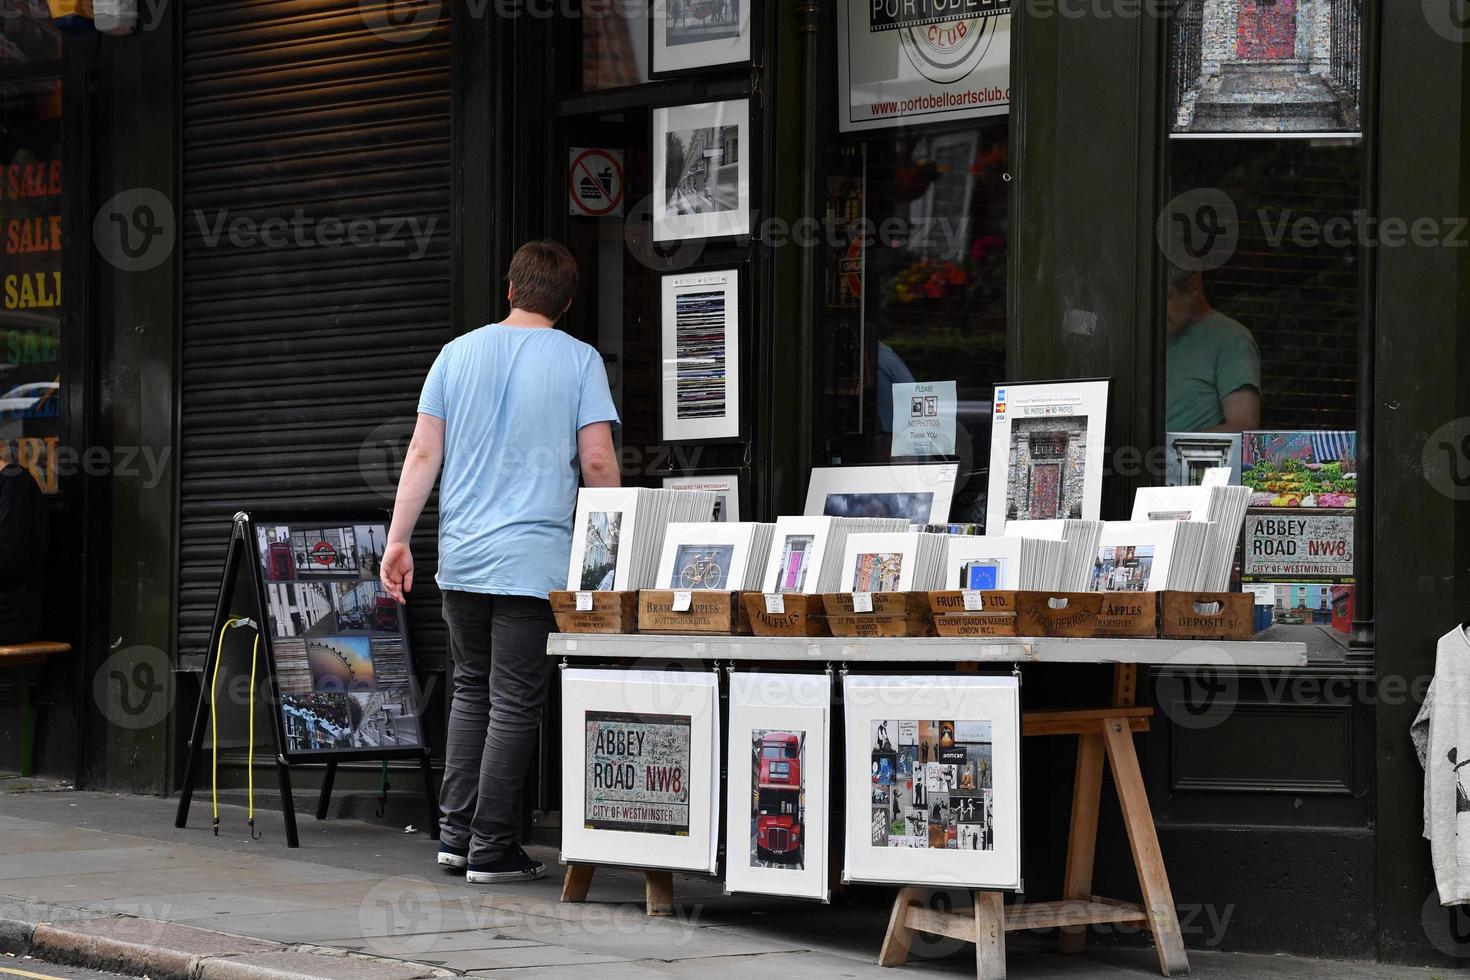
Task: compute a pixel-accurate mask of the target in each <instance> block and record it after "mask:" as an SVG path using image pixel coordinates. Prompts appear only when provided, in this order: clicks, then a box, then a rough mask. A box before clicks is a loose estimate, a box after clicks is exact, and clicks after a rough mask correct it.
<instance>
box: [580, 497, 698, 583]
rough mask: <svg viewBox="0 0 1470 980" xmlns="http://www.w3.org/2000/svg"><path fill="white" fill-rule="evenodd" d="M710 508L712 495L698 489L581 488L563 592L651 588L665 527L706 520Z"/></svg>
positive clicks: (660, 553)
mask: <svg viewBox="0 0 1470 980" xmlns="http://www.w3.org/2000/svg"><path fill="white" fill-rule="evenodd" d="M714 506H715V495H714V494H713V493H710V492H708V491H702V490H645V489H639V488H626V489H625V488H620V487H587V488H584V489H583V490H582V491H581V492H580V493H578V494H577V516H576V523H575V524H573V525H572V557H571V563H570V566H569V567H568V569H567V588H568V589H570V590H573V591H596V592H607V591H616V592H625V591H634V590H637V589H652V588H655V587H656V586H655V584H654V582H655V575H656V573H657V572H658V563H659V559H660V558H661V557H662V555H663V549H664V535H665V533H666V531H667V530H668V526H669V524H670V523H671V522H681V523H687V522H691V521H705V520H708V519H709V515H710V514H711V513H713V511H714Z"/></svg>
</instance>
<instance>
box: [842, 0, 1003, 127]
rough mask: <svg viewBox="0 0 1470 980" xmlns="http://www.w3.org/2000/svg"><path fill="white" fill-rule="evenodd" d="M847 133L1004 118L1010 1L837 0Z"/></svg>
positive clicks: (843, 112)
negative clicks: (931, 123) (912, 125)
mask: <svg viewBox="0 0 1470 980" xmlns="http://www.w3.org/2000/svg"><path fill="white" fill-rule="evenodd" d="M837 8H838V14H839V16H838V20H839V25H838V26H839V30H840V34H839V41H840V43H839V48H840V51H839V59H838V60H839V64H838V68H839V70H840V71H841V73H842V80H841V83H840V84H839V85H838V93H839V96H838V97H839V100H840V102H841V104H840V105H839V106H838V111H839V112H840V113H841V116H840V119H841V127H842V130H843V131H844V132H850V131H852V130H860V129H881V128H883V127H886V126H899V125H902V124H905V123H908V124H914V125H916V124H919V123H930V122H943V121H951V120H955V119H968V118H974V117H977V116H995V115H1002V114H1004V113H1006V112H1007V111H1009V109H1010V102H1011V0H845V2H839V3H838V5H837Z"/></svg>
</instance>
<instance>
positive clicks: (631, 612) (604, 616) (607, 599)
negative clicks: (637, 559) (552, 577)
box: [551, 592, 638, 633]
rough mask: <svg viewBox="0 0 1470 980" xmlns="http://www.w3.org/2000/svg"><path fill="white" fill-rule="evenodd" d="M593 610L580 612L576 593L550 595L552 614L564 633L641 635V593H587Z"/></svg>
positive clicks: (557, 625) (558, 627)
mask: <svg viewBox="0 0 1470 980" xmlns="http://www.w3.org/2000/svg"><path fill="white" fill-rule="evenodd" d="M582 594H583V595H586V596H589V597H590V598H591V601H592V608H591V609H588V610H583V611H581V612H578V611H577V595H578V594H577V593H576V592H553V593H551V613H552V615H553V616H555V617H556V628H557V629H558V630H560V631H561V632H563V633H636V632H638V593H636V592H585V593H582Z"/></svg>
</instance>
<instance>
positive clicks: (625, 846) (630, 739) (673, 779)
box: [561, 668, 720, 872]
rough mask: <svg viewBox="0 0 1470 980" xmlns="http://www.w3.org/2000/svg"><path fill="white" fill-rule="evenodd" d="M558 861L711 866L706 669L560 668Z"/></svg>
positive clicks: (713, 828) (713, 772) (714, 824)
mask: <svg viewBox="0 0 1470 980" xmlns="http://www.w3.org/2000/svg"><path fill="white" fill-rule="evenodd" d="M561 677H562V680H561V685H562V746H563V754H564V760H563V761H564V765H563V767H562V836H561V853H562V860H563V861H568V862H571V861H578V862H584V863H588V864H621V865H627V866H629V867H635V868H668V869H671V870H677V871H702V872H710V871H713V870H714V869H715V859H716V850H717V849H718V847H719V836H720V835H719V820H720V813H719V810H720V805H719V804H720V715H719V708H718V704H717V698H716V691H717V687H716V678H715V675H714V673H713V672H710V671H705V672H670V671H650V670H585V669H581V668H568V669H566V670H563V671H562V672H561Z"/></svg>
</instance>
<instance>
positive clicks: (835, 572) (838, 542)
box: [762, 517, 909, 595]
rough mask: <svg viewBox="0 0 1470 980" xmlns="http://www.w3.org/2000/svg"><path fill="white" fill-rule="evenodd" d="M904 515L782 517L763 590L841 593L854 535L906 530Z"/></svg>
mask: <svg viewBox="0 0 1470 980" xmlns="http://www.w3.org/2000/svg"><path fill="white" fill-rule="evenodd" d="M908 527H909V523H908V521H907V520H905V519H904V518H901V517H897V518H894V517H780V518H777V519H776V524H775V529H776V533H775V538H774V541H773V543H772V546H771V553H770V556H769V558H768V559H767V561H766V566H765V575H764V577H763V580H762V590H763V591H765V592H772V593H774V592H788V593H789V592H803V593H806V594H807V595H819V594H822V593H827V592H841V591H843V588H844V583H843V582H842V559H843V558H844V557H845V556H846V554H847V538H848V536H849V535H853V534H870V533H882V532H897V531H905V530H907V529H908Z"/></svg>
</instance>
